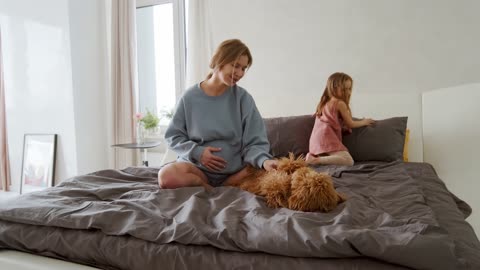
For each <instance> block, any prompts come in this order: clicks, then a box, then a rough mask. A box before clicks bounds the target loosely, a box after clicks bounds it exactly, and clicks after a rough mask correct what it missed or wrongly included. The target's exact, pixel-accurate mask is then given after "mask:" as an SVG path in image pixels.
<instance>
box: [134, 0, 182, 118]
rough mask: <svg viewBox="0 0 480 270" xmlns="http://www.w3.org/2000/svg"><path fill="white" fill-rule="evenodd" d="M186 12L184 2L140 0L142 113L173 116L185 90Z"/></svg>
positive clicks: (139, 64) (140, 95)
mask: <svg viewBox="0 0 480 270" xmlns="http://www.w3.org/2000/svg"><path fill="white" fill-rule="evenodd" d="M184 10H185V8H184V2H183V0H137V11H136V12H137V14H136V20H137V25H136V30H137V65H138V67H137V68H138V104H137V106H138V109H137V110H138V111H141V112H143V113H145V112H146V111H147V110H149V111H151V112H152V113H154V114H157V115H160V116H162V115H163V114H165V113H168V112H172V111H173V108H174V107H175V104H176V101H177V99H178V98H179V96H180V95H181V93H182V91H183V89H184V81H185V11H184ZM168 121H169V119H168V118H166V117H161V121H160V125H166V124H167V123H168Z"/></svg>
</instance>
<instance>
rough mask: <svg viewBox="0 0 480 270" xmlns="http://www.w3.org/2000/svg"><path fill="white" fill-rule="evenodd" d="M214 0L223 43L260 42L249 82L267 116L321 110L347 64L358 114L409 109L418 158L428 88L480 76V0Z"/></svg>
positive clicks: (216, 34)
mask: <svg viewBox="0 0 480 270" xmlns="http://www.w3.org/2000/svg"><path fill="white" fill-rule="evenodd" d="M210 2H211V3H210V5H209V6H210V7H211V9H212V10H211V14H212V17H211V20H212V24H213V25H212V27H213V29H212V36H213V41H214V43H215V46H217V45H218V44H219V43H220V42H221V41H222V40H224V39H228V38H240V39H242V40H243V41H244V42H245V43H246V44H247V45H248V46H249V47H250V49H251V51H252V54H253V66H252V68H251V69H250V71H249V72H248V73H247V75H246V77H245V79H244V80H243V81H242V82H241V83H240V85H242V86H244V87H245V88H246V89H247V90H248V91H249V92H250V93H251V94H252V95H253V96H254V97H255V100H256V102H257V106H258V107H259V110H260V111H261V113H262V114H263V116H277V115H293V114H303V113H312V112H313V111H314V109H315V106H316V104H317V102H318V100H319V99H320V96H321V94H322V91H323V88H324V86H325V82H326V79H327V78H328V76H329V75H330V74H331V73H333V72H336V71H343V72H346V73H348V74H350V75H351V76H352V77H353V79H354V81H355V82H354V89H353V95H354V97H355V98H354V99H353V100H352V108H353V113H354V115H358V116H363V115H364V116H373V117H385V116H399V115H408V116H409V127H410V128H411V129H412V131H411V132H412V137H413V138H412V144H413V147H411V148H410V151H411V155H410V156H411V160H412V161H422V158H423V157H422V151H421V149H422V142H421V140H420V138H421V114H420V112H421V102H420V100H421V99H420V95H421V93H422V92H424V91H427V90H431V89H437V88H442V87H449V86H455V85H459V84H465V83H472V82H479V81H480V74H479V72H478V71H479V70H480V54H479V53H478V48H480V37H479V35H480V34H479V33H480V32H479V31H478V25H480V17H479V16H478V15H477V14H476V13H477V11H478V10H480V1H474V0H463V1H455V2H453V1H449V0H422V1H414V0H407V1H394V0H364V1H355V0H338V1H324V0H302V1H290V0H262V1H256V0H243V1H234V0H210ZM391 97H395V98H391ZM397 101H399V102H400V104H397ZM414 148H415V149H414Z"/></svg>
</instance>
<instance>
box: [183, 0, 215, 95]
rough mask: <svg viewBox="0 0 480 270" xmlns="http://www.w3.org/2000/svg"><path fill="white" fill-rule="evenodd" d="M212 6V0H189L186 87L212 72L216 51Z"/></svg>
mask: <svg viewBox="0 0 480 270" xmlns="http://www.w3.org/2000/svg"><path fill="white" fill-rule="evenodd" d="M210 5H211V1H210V0H188V10H187V74H186V75H187V76H186V77H187V79H186V83H185V86H186V87H190V86H192V85H194V84H196V83H198V82H200V81H202V80H203V79H205V77H206V76H207V74H208V72H209V71H210V68H209V67H208V65H209V64H210V57H211V56H212V54H213V50H214V45H213V40H212V26H211V21H210V18H211V10H210Z"/></svg>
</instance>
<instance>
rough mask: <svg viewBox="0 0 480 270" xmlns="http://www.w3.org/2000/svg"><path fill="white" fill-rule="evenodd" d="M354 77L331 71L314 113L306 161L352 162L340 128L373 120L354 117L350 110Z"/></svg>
mask: <svg viewBox="0 0 480 270" xmlns="http://www.w3.org/2000/svg"><path fill="white" fill-rule="evenodd" d="M352 84H353V80H352V78H351V77H350V76H348V75H347V74H345V73H340V72H337V73H334V74H332V75H331V76H330V77H329V78H328V81H327V86H326V87H325V91H324V92H323V95H322V98H321V99H320V102H319V103H318V106H317V111H316V113H315V115H316V119H315V125H314V126H313V130H312V135H311V136H310V145H309V153H308V154H307V157H306V160H307V163H309V164H329V165H347V166H352V165H353V158H352V156H351V155H350V153H348V150H347V148H346V147H345V146H344V145H343V144H342V131H346V132H351V129H352V128H358V127H363V126H369V125H371V124H373V123H374V122H375V121H374V120H372V119H370V118H364V119H362V120H358V121H356V120H353V119H352V113H351V111H350V96H351V94H352Z"/></svg>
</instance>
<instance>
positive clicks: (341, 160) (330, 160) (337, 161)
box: [306, 151, 353, 166]
mask: <svg viewBox="0 0 480 270" xmlns="http://www.w3.org/2000/svg"><path fill="white" fill-rule="evenodd" d="M306 161H307V163H308V164H312V165H317V164H321V165H346V166H353V158H352V156H351V155H350V153H348V152H347V151H338V152H332V153H329V154H328V155H327V156H314V155H312V154H310V153H308V154H307V157H306Z"/></svg>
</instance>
